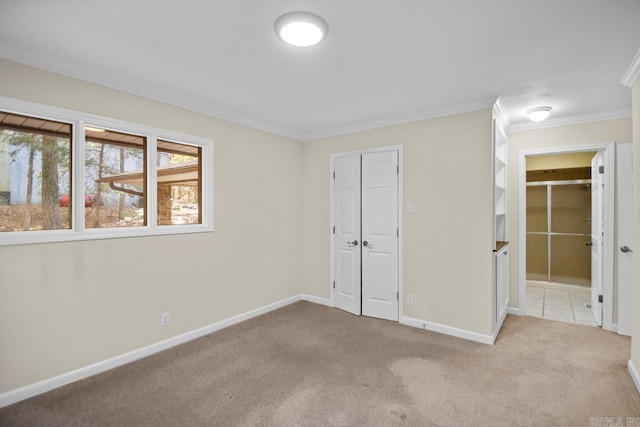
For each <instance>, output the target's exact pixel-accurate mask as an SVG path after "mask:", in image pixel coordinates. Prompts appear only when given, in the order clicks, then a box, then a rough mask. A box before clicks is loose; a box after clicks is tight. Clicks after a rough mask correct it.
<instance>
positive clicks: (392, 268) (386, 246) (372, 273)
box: [334, 151, 399, 320]
mask: <svg viewBox="0 0 640 427" xmlns="http://www.w3.org/2000/svg"><path fill="white" fill-rule="evenodd" d="M334 171H335V179H334V215H335V222H334V224H335V236H334V269H335V271H334V280H335V291H334V303H335V306H336V307H337V308H340V309H342V310H345V311H348V312H350V313H354V314H364V315H366V316H371V317H377V318H381V319H388V320H398V240H399V239H398V152H397V151H389V152H382V153H371V154H362V155H360V154H356V155H351V156H345V157H339V158H336V159H335V164H334Z"/></svg>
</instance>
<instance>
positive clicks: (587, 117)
mask: <svg viewBox="0 0 640 427" xmlns="http://www.w3.org/2000/svg"><path fill="white" fill-rule="evenodd" d="M630 117H631V108H623V109H621V110H613V111H603V112H600V113H591V114H581V115H579V116H569V117H560V118H557V119H550V120H545V121H542V122H526V123H516V124H512V125H511V126H509V129H508V132H524V131H528V130H537V129H546V128H553V127H558V126H570V125H579V124H583V123H591V122H600V121H603V120H615V119H627V118H630Z"/></svg>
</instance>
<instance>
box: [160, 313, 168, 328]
mask: <svg viewBox="0 0 640 427" xmlns="http://www.w3.org/2000/svg"><path fill="white" fill-rule="evenodd" d="M168 324H169V312H168V311H167V312H166V313H162V314H161V315H160V325H161V326H167V325H168Z"/></svg>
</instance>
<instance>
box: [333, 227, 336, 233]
mask: <svg viewBox="0 0 640 427" xmlns="http://www.w3.org/2000/svg"><path fill="white" fill-rule="evenodd" d="M333 234H336V227H335V226H334V227H333Z"/></svg>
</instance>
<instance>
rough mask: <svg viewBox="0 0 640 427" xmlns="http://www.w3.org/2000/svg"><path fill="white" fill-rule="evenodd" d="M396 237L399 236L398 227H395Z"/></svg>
mask: <svg viewBox="0 0 640 427" xmlns="http://www.w3.org/2000/svg"><path fill="white" fill-rule="evenodd" d="M396 237H400V229H399V228H396Z"/></svg>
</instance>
